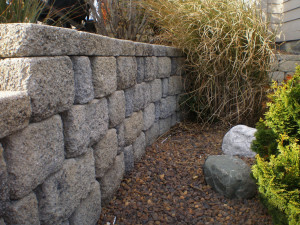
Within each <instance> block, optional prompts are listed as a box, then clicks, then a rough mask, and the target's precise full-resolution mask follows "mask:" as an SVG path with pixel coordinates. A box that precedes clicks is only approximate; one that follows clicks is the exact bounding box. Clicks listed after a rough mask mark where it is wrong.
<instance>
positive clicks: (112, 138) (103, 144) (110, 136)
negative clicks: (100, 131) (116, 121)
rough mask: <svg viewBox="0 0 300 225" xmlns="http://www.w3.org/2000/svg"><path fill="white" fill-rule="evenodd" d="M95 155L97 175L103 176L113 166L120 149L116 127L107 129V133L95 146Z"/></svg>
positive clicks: (98, 176)
mask: <svg viewBox="0 0 300 225" xmlns="http://www.w3.org/2000/svg"><path fill="white" fill-rule="evenodd" d="M93 149H94V157H95V170H96V177H97V178H101V177H103V176H104V174H105V173H106V172H107V170H108V169H109V168H110V167H111V166H112V164H113V162H114V160H115V157H116V156H117V151H118V138H117V132H116V130H115V129H110V130H108V131H107V133H106V135H105V136H104V137H103V138H102V139H101V140H100V141H99V142H98V143H97V144H96V145H95V146H94V147H93Z"/></svg>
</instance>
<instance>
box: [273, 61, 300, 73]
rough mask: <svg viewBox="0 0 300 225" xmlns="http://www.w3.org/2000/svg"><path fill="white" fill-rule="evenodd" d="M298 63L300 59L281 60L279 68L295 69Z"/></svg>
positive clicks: (281, 69) (286, 70) (283, 69)
mask: <svg viewBox="0 0 300 225" xmlns="http://www.w3.org/2000/svg"><path fill="white" fill-rule="evenodd" d="M297 64H300V61H281V62H279V68H278V70H279V71H283V72H289V71H295V67H296V66H297Z"/></svg>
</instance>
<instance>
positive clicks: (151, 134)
mask: <svg viewBox="0 0 300 225" xmlns="http://www.w3.org/2000/svg"><path fill="white" fill-rule="evenodd" d="M145 136H146V146H149V145H152V144H153V142H154V141H155V140H156V139H157V138H158V136H159V122H155V123H154V124H153V125H152V127H150V128H149V129H148V130H146V131H145Z"/></svg>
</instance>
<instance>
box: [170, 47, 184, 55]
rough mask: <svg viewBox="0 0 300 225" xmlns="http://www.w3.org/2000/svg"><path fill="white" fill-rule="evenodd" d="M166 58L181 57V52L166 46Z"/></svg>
mask: <svg viewBox="0 0 300 225" xmlns="http://www.w3.org/2000/svg"><path fill="white" fill-rule="evenodd" d="M167 56H169V57H179V56H183V52H182V51H181V50H180V49H178V48H174V47H169V46H168V48H167Z"/></svg>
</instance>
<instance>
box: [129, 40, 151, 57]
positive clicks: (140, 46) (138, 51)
mask: <svg viewBox="0 0 300 225" xmlns="http://www.w3.org/2000/svg"><path fill="white" fill-rule="evenodd" d="M134 45H135V55H136V56H152V55H153V54H154V50H153V45H150V44H147V43H141V42H135V43H134Z"/></svg>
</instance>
